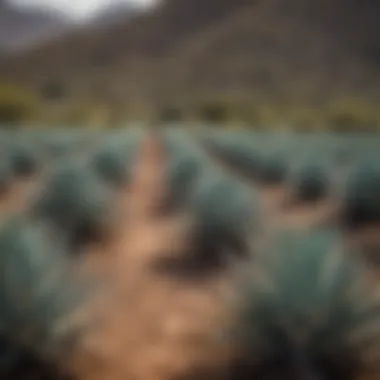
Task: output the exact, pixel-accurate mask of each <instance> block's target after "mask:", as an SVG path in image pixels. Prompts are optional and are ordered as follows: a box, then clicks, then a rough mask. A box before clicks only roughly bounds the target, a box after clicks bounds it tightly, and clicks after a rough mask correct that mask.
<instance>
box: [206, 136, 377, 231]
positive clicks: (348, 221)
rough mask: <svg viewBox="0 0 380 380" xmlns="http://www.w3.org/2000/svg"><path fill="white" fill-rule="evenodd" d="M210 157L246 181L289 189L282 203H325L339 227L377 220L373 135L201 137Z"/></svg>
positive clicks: (375, 149)
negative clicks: (332, 205) (334, 209)
mask: <svg viewBox="0 0 380 380" xmlns="http://www.w3.org/2000/svg"><path fill="white" fill-rule="evenodd" d="M201 141H202V143H203V145H204V146H205V147H206V149H207V150H208V151H210V152H211V154H213V155H214V156H215V157H217V158H219V159H221V160H222V161H224V162H226V163H228V164H229V165H230V166H231V167H232V168H233V170H236V171H240V172H241V173H242V174H243V175H244V176H245V177H247V178H251V179H252V180H254V181H255V182H258V183H261V184H264V185H268V186H285V187H286V188H288V189H290V191H289V198H291V199H287V203H290V204H295V203H306V204H313V203H315V202H318V201H320V200H325V199H330V200H333V201H334V202H335V203H337V204H338V205H339V206H340V207H339V209H340V213H339V222H340V223H339V224H340V225H341V226H345V227H349V228H359V227H362V226H364V225H373V224H377V223H379V222H380V165H379V158H380V155H379V149H378V148H379V146H380V139H379V137H378V136H377V135H373V136H365V135H364V136H361V135H353V136H351V135H349V136H345V137H337V136H330V135H311V136H309V135H306V136H302V135H298V136H293V135H287V134H285V135H284V134H279V135H273V134H272V135H268V134H262V135H259V136H257V135H256V134H247V133H242V132H240V133H234V134H231V133H224V134H222V133H219V134H217V135H214V134H204V135H202V136H201Z"/></svg>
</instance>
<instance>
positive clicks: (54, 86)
mask: <svg viewBox="0 0 380 380" xmlns="http://www.w3.org/2000/svg"><path fill="white" fill-rule="evenodd" d="M66 92H67V90H66V88H65V86H64V84H63V83H61V82H59V81H50V82H47V83H45V84H44V85H43V86H42V88H41V94H42V96H43V97H44V98H45V99H47V100H53V101H56V100H61V99H63V98H64V97H65V96H66Z"/></svg>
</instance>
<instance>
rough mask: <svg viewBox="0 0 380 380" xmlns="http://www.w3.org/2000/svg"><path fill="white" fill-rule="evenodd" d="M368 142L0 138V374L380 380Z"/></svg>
mask: <svg viewBox="0 0 380 380" xmlns="http://www.w3.org/2000/svg"><path fill="white" fill-rule="evenodd" d="M379 148H380V136H378V135H368V134H363V135H360V134H352V135H351V134H344V135H332V134H322V133H321V134H311V133H310V134H295V133H269V132H248V131H216V130H209V129H201V130H197V131H185V130H182V129H180V128H173V127H171V128H169V127H168V128H166V129H165V128H163V129H160V130H154V131H152V130H147V129H144V128H135V129H128V130H115V131H107V132H104V131H101V132H88V131H82V130H69V131H68V130H63V131H59V130H56V131H24V132H3V133H2V134H1V135H0V154H1V158H0V219H1V220H0V223H1V224H0V261H1V265H0V268H1V275H0V303H1V307H0V377H1V378H2V379H12V380H14V379H15V380H19V379H21V380H23V379H41V380H42V379H43V380H50V379H73V380H76V379H78V380H82V379H83V380H84V379H86V380H87V379H88V380H95V379H96V380H98V379H99V380H106V379H107V380H119V379H120V380H122V379H123V380H124V379H125V380H140V379H141V380H187V379H188V380H193V379H197V380H212V379H215V380H219V379H220V380H221V379H226V380H240V379H241V380H246V379H247V380H248V379H249V380H251V379H259V380H261V379H263V380H264V379H283V380H290V379H295V380H309V379H327V380H333V379H334V380H335V379H337V380H343V379H353V380H356V379H379V378H380V288H379V289H378V286H380V281H379V278H380V277H379V270H380V149H379Z"/></svg>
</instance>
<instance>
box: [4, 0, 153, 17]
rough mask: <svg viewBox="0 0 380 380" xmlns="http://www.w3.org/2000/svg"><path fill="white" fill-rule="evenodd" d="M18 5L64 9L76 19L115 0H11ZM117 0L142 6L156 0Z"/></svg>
mask: <svg viewBox="0 0 380 380" xmlns="http://www.w3.org/2000/svg"><path fill="white" fill-rule="evenodd" d="M11 1H12V2H13V3H15V4H18V5H26V6H32V7H33V6H47V7H49V8H50V9H57V10H60V11H64V12H65V13H67V14H69V15H70V16H72V17H74V18H76V19H83V18H87V17H91V16H92V15H93V14H95V13H96V12H97V11H98V10H100V9H102V8H104V7H105V6H107V4H108V3H110V1H112V2H115V0H11ZM117 2H126V3H128V2H129V3H135V4H138V5H141V6H148V5H151V4H153V3H154V2H155V0H117Z"/></svg>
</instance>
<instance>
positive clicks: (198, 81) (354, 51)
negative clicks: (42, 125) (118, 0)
mask: <svg viewBox="0 0 380 380" xmlns="http://www.w3.org/2000/svg"><path fill="white" fill-rule="evenodd" d="M111 13H112V12H111ZM116 13H117V12H116ZM378 20H380V3H379V2H378V1H377V0H307V1H306V0H166V1H162V2H161V3H159V5H157V6H156V7H155V8H153V9H151V10H150V11H149V12H145V13H143V14H141V15H138V16H137V17H134V18H133V19H130V18H129V17H127V18H125V19H122V20H119V21H118V23H117V24H115V25H111V26H109V27H107V28H106V29H102V28H101V29H100V30H99V29H98V30H93V31H91V32H89V31H81V32H78V33H73V34H72V35H70V36H66V37H64V38H62V39H60V40H58V41H53V42H52V43H47V44H46V45H44V46H43V47H40V48H38V49H35V50H34V51H31V52H28V53H27V54H25V55H23V56H21V57H19V58H18V59H12V60H7V61H5V62H3V64H2V65H1V72H3V73H4V74H5V75H7V76H9V77H14V78H16V79H17V80H19V81H22V82H25V83H28V84H30V85H32V86H33V87H34V88H36V87H37V88H38V87H39V86H40V85H41V84H43V83H44V81H46V80H47V79H48V78H55V79H56V80H59V81H62V82H64V83H66V84H67V86H69V87H70V88H71V89H72V91H71V94H72V96H73V97H74V98H75V97H76V96H78V97H80V98H85V99H93V98H97V99H99V98H100V99H105V98H107V99H113V100H114V101H116V100H117V101H121V102H124V103H125V104H127V103H128V102H136V103H141V104H149V105H154V106H159V105H160V104H162V103H170V102H172V103H175V102H178V101H182V100H183V101H196V100H199V99H201V98H202V97H205V98H207V97H218V98H221V97H222V98H223V97H234V98H239V99H243V100H247V101H250V102H257V101H276V102H282V103H292V102H295V103H312V104H322V103H326V102H328V101H329V100H330V99H332V98H335V97H342V96H351V95H352V96H360V97H365V98H366V99H369V100H371V101H374V102H377V101H378V100H379V99H380V40H379V38H378V36H379V35H380V23H379V22H378Z"/></svg>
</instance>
